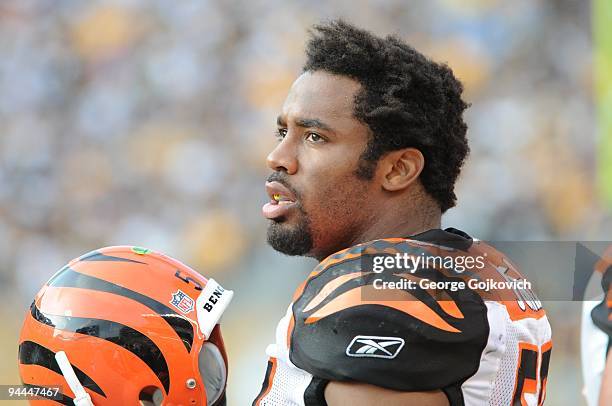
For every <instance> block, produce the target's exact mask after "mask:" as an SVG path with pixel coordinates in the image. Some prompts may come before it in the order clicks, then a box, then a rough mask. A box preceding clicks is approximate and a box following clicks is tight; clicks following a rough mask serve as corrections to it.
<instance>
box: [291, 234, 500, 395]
mask: <svg viewBox="0 0 612 406" xmlns="http://www.w3.org/2000/svg"><path fill="white" fill-rule="evenodd" d="M438 249H441V248H440V247H438V246H436V245H434V244H431V243H423V242H421V241H416V240H409V239H402V238H392V239H383V240H375V241H371V242H368V243H365V244H360V245H356V246H354V247H351V248H349V249H346V250H343V251H340V252H338V253H336V254H334V255H332V256H330V257H328V258H327V259H325V260H324V261H322V262H321V263H320V264H319V266H317V268H316V269H315V270H314V271H313V272H312V274H311V275H310V276H309V278H308V279H307V280H306V281H305V283H304V284H303V285H302V286H301V287H300V288H299V289H298V290H297V291H296V294H295V296H294V302H293V306H292V321H291V322H290V327H289V336H288V345H289V350H290V359H291V361H292V362H293V363H294V364H295V365H296V366H298V367H300V368H302V369H304V370H307V371H308V372H310V373H312V374H313V375H315V376H318V377H321V378H324V379H329V380H341V381H343V380H356V381H360V382H366V383H371V384H373V385H376V386H381V387H386V388H390V389H396V390H404V391H419V390H428V389H437V388H443V387H446V386H448V385H452V384H455V383H457V382H461V381H463V380H465V379H467V377H469V376H471V375H473V374H474V373H475V372H476V371H477V369H478V365H479V363H480V356H481V353H482V351H483V349H484V348H485V346H486V343H487V339H488V335H489V324H488V321H487V308H486V305H485V303H484V300H483V298H482V297H481V296H480V295H479V294H478V293H477V292H475V291H473V290H471V289H464V290H450V289H449V290H444V289H441V290H431V289H429V290H428V289H423V288H420V287H419V286H418V284H416V285H415V286H413V288H410V289H408V288H407V289H402V288H401V284H402V283H404V282H403V281H407V280H413V281H416V280H418V279H419V278H421V277H423V276H424V275H429V276H430V277H431V278H432V279H436V280H441V281H449V282H452V281H459V279H458V278H455V277H453V276H449V275H446V274H444V273H442V272H438V271H437V270H435V269H429V270H426V269H425V270H423V272H422V273H418V274H416V273H415V274H411V273H410V272H408V273H401V272H395V271H394V270H393V269H390V270H387V271H386V272H374V271H373V268H372V265H373V261H374V260H375V258H378V257H380V256H382V257H389V256H394V255H396V254H404V253H406V254H409V255H414V256H427V255H433V254H432V253H433V252H435V251H436V250H438ZM449 252H451V251H449ZM377 280H378V281H380V280H382V281H385V282H394V283H396V284H398V287H399V288H393V289H379V288H377V287H376V285H380V282H378V283H377V282H376V281H377ZM459 347H460V348H461V350H460V351H459V350H458V348H459ZM448 365H453V366H454V367H453V368H448Z"/></svg>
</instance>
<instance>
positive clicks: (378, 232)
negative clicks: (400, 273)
mask: <svg viewBox="0 0 612 406" xmlns="http://www.w3.org/2000/svg"><path fill="white" fill-rule="evenodd" d="M420 203H421V204H415V205H413V206H412V207H406V206H407V205H405V204H404V205H389V207H386V208H385V207H382V208H379V209H377V210H376V215H375V216H372V218H373V221H372V222H370V223H368V224H367V226H365V227H364V228H363V229H362V230H360V231H359V232H356V233H355V234H354V236H353V237H352V238H351V239H350V240H349V241H348V242H347V243H344V244H342V246H341V247H334V248H333V249H332V250H331V252H325V253H322V254H320V255H313V256H314V257H315V258H316V259H317V260H319V261H322V260H323V259H324V258H326V257H327V256H329V255H331V254H333V253H334V252H337V251H340V250H342V249H344V248H348V247H352V246H353V245H357V244H361V243H364V242H368V241H372V240H378V239H382V238H393V237H408V236H410V235H414V234H419V233H422V232H425V231H428V230H431V229H433V228H440V226H441V218H442V213H441V212H440V208H439V207H438V206H437V205H436V204H427V203H426V202H422V201H421V202H420Z"/></svg>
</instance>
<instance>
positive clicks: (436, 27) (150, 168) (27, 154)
mask: <svg viewBox="0 0 612 406" xmlns="http://www.w3.org/2000/svg"><path fill="white" fill-rule="evenodd" d="M600 4H601V5H602V7H603V4H604V1H601V2H600ZM592 7H593V5H592V4H591V3H590V2H588V1H570V0H558V1H552V0H551V1H544V0H540V1H533V0H515V1H511V2H508V1H501V0H499V1H496V0H470V1H459V0H432V1H423V2H405V1H401V0H391V1H382V0H372V1H361V2H355V1H336V2H325V1H296V2H285V1H280V0H270V1H257V0H256V1H248V2H247V1H221V0H218V1H206V0H193V1H192V0H189V1H188V0H182V1H178V2H173V1H163V0H158V1H151V0H126V1H119V0H116V1H88V2H74V1H51V0H49V1H42V0H41V1H30V0H14V1H10V0H6V1H2V2H1V3H0V258H1V260H0V294H1V295H2V298H3V302H4V305H3V306H1V307H0V322H1V327H0V359H2V360H3V362H2V363H1V364H0V383H3V384H9V383H18V382H19V378H18V375H17V366H16V351H17V336H18V332H19V329H20V323H21V319H22V317H23V316H24V314H25V311H26V309H27V306H28V305H29V303H30V302H31V300H32V297H33V295H34V294H35V292H36V291H37V290H38V288H39V287H40V286H41V285H42V284H43V283H44V282H45V281H46V280H47V279H48V278H49V276H50V275H52V274H53V273H54V272H55V270H57V269H58V268H59V267H61V266H62V265H63V264H64V263H66V262H67V261H68V260H69V259H71V258H73V257H76V256H78V255H80V254H82V253H84V252H87V251H89V250H91V249H94V248H98V247H101V246H106V245H119V244H133V245H141V246H147V247H149V248H154V249H156V250H159V251H162V252H165V253H168V254H170V255H172V256H176V257H178V258H180V259H181V260H183V261H184V262H186V263H187V264H189V265H191V266H192V267H194V268H195V269H198V270H199V271H200V272H202V273H203V274H205V275H207V276H213V277H214V278H215V279H217V280H218V281H220V282H221V283H222V284H223V285H224V286H226V287H229V288H231V289H233V290H235V292H236V296H235V302H234V303H233V306H232V307H231V308H230V309H229V311H228V312H227V314H226V316H225V318H224V326H223V327H224V334H225V337H226V340H227V342H228V349H229V352H230V355H231V365H230V383H229V399H230V405H246V404H250V400H251V399H252V398H253V396H254V395H255V394H256V392H257V391H258V389H259V387H260V385H261V381H262V379H263V374H264V369H265V363H266V358H265V355H264V349H265V346H266V344H267V343H269V342H271V340H272V339H273V334H274V328H275V324H276V322H277V320H278V319H279V318H280V317H281V316H282V314H283V313H284V312H285V309H286V306H287V304H288V302H289V300H290V297H291V295H292V293H293V290H294V288H295V287H296V286H297V285H298V283H299V282H301V280H302V279H303V278H304V277H305V275H306V274H307V272H308V271H309V270H310V269H311V268H312V267H313V265H314V263H313V262H312V261H309V260H302V259H295V258H288V257H283V256H281V255H279V254H277V253H275V252H274V251H272V250H271V249H270V248H268V247H267V246H266V243H265V227H266V223H265V221H264V220H263V218H262V217H261V215H260V207H261V204H262V203H263V202H264V200H266V198H265V194H264V190H263V181H264V179H265V177H266V175H267V174H268V170H267V168H266V167H265V162H264V159H265V156H266V154H267V152H268V151H269V150H270V149H271V148H272V146H273V145H274V142H275V140H274V137H273V136H272V134H273V130H274V127H275V118H276V115H277V113H278V111H279V107H280V105H281V103H282V101H283V99H284V96H285V94H286V92H287V90H288V88H289V86H290V84H291V82H292V81H293V79H294V78H295V77H296V76H297V75H298V73H299V69H300V67H301V63H302V62H303V54H302V51H303V44H304V41H305V39H306V30H307V28H308V26H310V25H311V24H313V23H315V22H318V21H320V20H321V19H325V18H334V17H339V16H341V17H344V18H346V19H348V20H349V21H351V22H354V23H355V24H357V25H360V26H362V27H365V28H368V29H370V30H373V31H374V32H377V33H380V34H386V33H395V34H398V35H400V36H401V37H403V38H405V39H406V40H407V41H408V42H409V43H411V44H412V45H413V46H415V47H416V48H417V49H419V50H421V51H422V52H424V53H425V54H427V55H429V56H431V57H433V58H434V59H436V60H439V61H446V62H448V64H449V65H450V66H451V67H452V68H453V69H454V70H455V72H456V74H457V76H458V77H459V78H460V79H461V80H462V81H463V82H464V84H465V86H466V97H467V99H468V100H469V101H470V102H471V103H472V107H471V108H470V109H469V112H468V113H467V121H468V125H469V133H468V134H469V138H470V142H471V147H472V153H471V158H470V160H469V162H468V164H467V166H466V167H465V170H464V173H463V176H462V178H461V181H460V184H459V185H458V196H459V206H458V207H457V208H455V209H452V210H451V211H450V212H449V213H448V214H447V215H446V216H445V220H444V222H445V225H447V226H450V225H452V226H454V227H458V228H462V229H464V230H466V231H467V232H469V233H471V234H472V235H475V236H478V237H479V238H481V239H489V240H572V239H579V240H611V239H612V235H611V233H612V231H611V230H612V219H611V216H610V207H611V204H610V203H608V204H607V208H606V204H605V203H604V202H605V199H603V198H599V197H598V186H597V179H598V177H597V172H598V169H597V164H596V163H597V160H596V157H597V151H598V149H597V137H596V132H597V129H596V118H597V117H596V115H597V111H598V109H597V108H596V107H597V106H596V103H595V100H596V94H599V96H600V97H599V99H600V100H602V104H601V105H600V106H599V107H600V108H599V110H600V111H603V110H604V109H603V108H601V107H602V106H604V105H605V101H606V100H607V101H608V102H609V101H610V99H612V98H611V97H610V96H609V95H608V96H607V99H606V95H605V94H603V93H602V92H599V93H598V92H597V86H596V85H595V84H596V83H603V82H597V81H596V77H595V74H594V72H595V70H594V57H593V55H594V48H596V46H595V45H594V42H593V36H592V31H593V30H592V28H593V27H592V26H593V21H592V13H591V11H592V10H591V9H592ZM593 15H594V14H593ZM606 15H607V16H610V13H609V12H608V14H606ZM601 22H602V24H603V25H605V24H609V21H608V22H606V20H605V19H603V20H601ZM600 31H601V32H603V30H600ZM608 45H609V42H608ZM608 61H609V60H608ZM606 66H608V67H609V66H612V65H606ZM606 83H608V84H609V83H610V80H609V77H608V80H607V82H606ZM600 90H601V89H600ZM609 94H612V93H609ZM607 111H609V110H607ZM607 116H608V117H609V113H608V114H607ZM610 121H611V120H608V123H609V122H610ZM611 127H612V126H610V127H608V131H609V130H610V128H611ZM600 133H601V135H602V136H603V135H606V134H607V135H608V137H610V134H609V132H608V133H606V131H601V132H600ZM603 156H604V155H602V157H603ZM610 156H612V154H609V155H608V157H610ZM604 172H605V171H600V173H604ZM608 172H609V171H608ZM600 179H601V177H600ZM611 179H612V176H611V177H609V178H608V180H609V181H610V180H611ZM611 182H612V181H611ZM602 184H603V185H604V187H603V188H601V189H602V190H604V189H605V186H606V185H608V183H607V182H606V181H605V178H604V180H603V181H602V182H601V183H600V186H601V185H602ZM608 190H609V189H608ZM547 305H548V311H549V313H550V317H551V322H552V324H553V332H554V349H553V357H552V365H551V374H550V377H549V384H548V402H547V403H549V404H551V405H569V404H571V405H579V404H581V402H582V400H581V399H582V398H581V396H580V388H581V385H582V382H581V377H580V363H579V332H578V329H579V308H580V304H579V303H571V302H551V303H548V304H547Z"/></svg>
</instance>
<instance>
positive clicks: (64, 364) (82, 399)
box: [55, 351, 93, 406]
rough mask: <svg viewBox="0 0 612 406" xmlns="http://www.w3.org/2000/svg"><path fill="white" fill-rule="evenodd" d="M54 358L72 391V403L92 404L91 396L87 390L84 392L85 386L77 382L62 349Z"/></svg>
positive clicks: (84, 405) (88, 405) (91, 405)
mask: <svg viewBox="0 0 612 406" xmlns="http://www.w3.org/2000/svg"><path fill="white" fill-rule="evenodd" d="M55 360H56V361H57V364H58V365H59V367H60V370H61V371H62V375H64V378H65V379H66V382H68V386H69V387H70V389H71V390H72V392H73V393H74V405H75V406H93V403H92V402H91V397H90V396H89V394H88V393H87V392H85V388H83V385H81V382H79V378H77V376H76V374H75V373H74V369H72V365H70V361H68V357H67V356H66V353H65V352H64V351H58V352H57V353H56V354H55Z"/></svg>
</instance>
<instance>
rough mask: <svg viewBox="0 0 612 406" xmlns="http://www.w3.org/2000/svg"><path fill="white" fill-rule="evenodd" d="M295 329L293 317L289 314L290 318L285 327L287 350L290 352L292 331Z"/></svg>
mask: <svg viewBox="0 0 612 406" xmlns="http://www.w3.org/2000/svg"><path fill="white" fill-rule="evenodd" d="M294 328H295V317H294V316H293V313H292V314H291V318H290V319H289V325H288V326H287V348H288V349H289V350H291V335H292V334H293V329H294Z"/></svg>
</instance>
